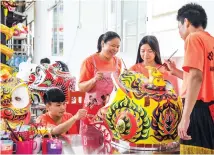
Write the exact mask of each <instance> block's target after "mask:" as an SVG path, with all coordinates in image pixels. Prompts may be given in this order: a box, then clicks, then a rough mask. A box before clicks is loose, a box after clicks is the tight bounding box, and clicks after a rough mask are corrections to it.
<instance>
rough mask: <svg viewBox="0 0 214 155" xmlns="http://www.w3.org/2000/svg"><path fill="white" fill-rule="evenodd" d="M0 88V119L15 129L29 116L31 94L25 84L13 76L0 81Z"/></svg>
mask: <svg viewBox="0 0 214 155" xmlns="http://www.w3.org/2000/svg"><path fill="white" fill-rule="evenodd" d="M0 87H1V107H0V108H1V118H2V119H4V120H5V119H6V120H7V121H8V123H9V125H10V126H11V128H15V127H16V126H17V125H19V124H20V123H24V121H25V119H26V118H27V116H28V114H29V111H30V105H31V93H30V91H29V89H28V86H27V84H26V83H23V82H22V81H21V79H19V78H16V77H13V76H12V77H10V78H8V79H5V80H3V81H1V86H0Z"/></svg>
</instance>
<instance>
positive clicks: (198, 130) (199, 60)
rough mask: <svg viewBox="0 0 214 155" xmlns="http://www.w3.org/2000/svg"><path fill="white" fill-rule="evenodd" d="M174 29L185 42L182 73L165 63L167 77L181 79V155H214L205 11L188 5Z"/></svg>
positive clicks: (213, 75)
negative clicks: (176, 28) (177, 30)
mask: <svg viewBox="0 0 214 155" xmlns="http://www.w3.org/2000/svg"><path fill="white" fill-rule="evenodd" d="M177 20H178V28H179V33H180V36H181V38H182V39H183V40H184V41H185V54H184V64H183V68H182V69H183V71H180V70H178V69H177V68H176V67H175V65H174V64H173V63H170V62H169V61H168V62H166V63H167V65H168V68H169V69H170V70H171V73H172V74H173V75H175V76H177V77H180V78H181V79H183V87H182V98H184V99H185V102H184V109H183V114H182V119H181V122H180V124H179V126H178V134H179V136H180V138H181V147H180V151H181V154H183V153H184V154H188V153H191V154H193V153H197V154H210V153H211V154H214V69H213V68H214V38H213V37H212V36H211V35H210V34H209V33H208V32H206V31H204V29H205V28H206V26H207V15H206V12H205V10H204V9H203V8H202V7H201V6H200V5H198V4H194V3H190V4H186V5H185V6H183V7H181V8H180V9H179V10H178V14H177Z"/></svg>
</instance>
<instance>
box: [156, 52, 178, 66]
mask: <svg viewBox="0 0 214 155" xmlns="http://www.w3.org/2000/svg"><path fill="white" fill-rule="evenodd" d="M177 51H178V49H177V50H176V51H175V52H173V53H172V54H171V55H170V57H169V58H168V59H167V61H170V59H171V58H172V57H173V55H175V53H177ZM164 65H166V63H163V64H162V65H161V66H159V67H158V68H157V69H160V68H161V67H163V66H164Z"/></svg>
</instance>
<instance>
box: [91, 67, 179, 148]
mask: <svg viewBox="0 0 214 155" xmlns="http://www.w3.org/2000/svg"><path fill="white" fill-rule="evenodd" d="M147 69H148V71H149V78H147V77H145V76H144V75H143V74H140V73H136V72H133V71H124V72H123V73H122V74H121V75H120V76H119V77H116V76H114V75H112V79H113V82H114V84H115V86H116V87H115V91H114V92H113V93H112V95H111V96H110V100H109V102H108V105H106V106H105V107H104V108H103V109H101V110H100V111H99V112H98V114H97V116H96V117H95V118H94V120H93V122H92V124H94V125H95V126H96V127H97V128H99V129H102V130H103V133H105V134H104V135H109V134H107V133H108V132H107V131H106V129H107V128H108V129H109V132H110V133H111V136H112V137H113V138H114V139H118V140H119V139H120V140H124V141H128V142H131V143H135V144H168V143H171V142H176V141H178V139H179V137H178V132H177V127H178V124H179V122H180V120H181V112H182V103H181V99H180V98H179V97H178V96H177V94H176V92H175V90H174V88H173V86H172V85H171V84H170V82H168V81H166V80H164V79H163V76H162V74H161V72H159V71H158V70H157V69H156V68H153V67H147ZM101 120H103V121H101ZM101 126H103V127H101Z"/></svg>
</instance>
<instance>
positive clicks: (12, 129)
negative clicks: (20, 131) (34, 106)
mask: <svg viewBox="0 0 214 155" xmlns="http://www.w3.org/2000/svg"><path fill="white" fill-rule="evenodd" d="M5 123H6V124H7V126H8V129H9V130H10V131H11V133H12V134H13V136H14V138H15V139H16V140H17V141H19V138H18V137H17V136H16V134H15V133H14V132H13V129H12V128H11V127H10V125H9V123H8V121H7V120H6V119H5Z"/></svg>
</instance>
